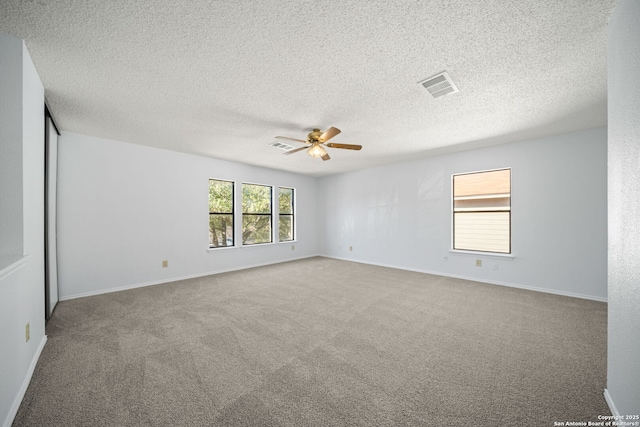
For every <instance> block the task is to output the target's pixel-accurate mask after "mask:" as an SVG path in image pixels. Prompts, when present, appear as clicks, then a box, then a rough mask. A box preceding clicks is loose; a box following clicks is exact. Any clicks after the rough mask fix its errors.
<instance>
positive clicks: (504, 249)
mask: <svg viewBox="0 0 640 427" xmlns="http://www.w3.org/2000/svg"><path fill="white" fill-rule="evenodd" d="M453 249H460V250H468V251H482V252H497V253H505V254H509V253H511V169H500V170H493V171H487V172H474V173H466V174H459V175H454V176H453Z"/></svg>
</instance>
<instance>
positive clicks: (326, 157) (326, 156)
mask: <svg viewBox="0 0 640 427" xmlns="http://www.w3.org/2000/svg"><path fill="white" fill-rule="evenodd" d="M320 158H321V159H322V160H329V159H331V157H329V154H325V155H324V156H322V157H320Z"/></svg>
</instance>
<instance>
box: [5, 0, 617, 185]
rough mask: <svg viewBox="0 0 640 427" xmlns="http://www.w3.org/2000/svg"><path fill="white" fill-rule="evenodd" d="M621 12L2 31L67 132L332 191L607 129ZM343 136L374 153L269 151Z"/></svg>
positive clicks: (33, 8)
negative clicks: (430, 88)
mask: <svg viewBox="0 0 640 427" xmlns="http://www.w3.org/2000/svg"><path fill="white" fill-rule="evenodd" d="M616 2H617V0H540V1H513V0H484V1H479V0H422V1H420V0H373V1H371V0H247V1H245V0H190V1H175V0H155V1H151V0H136V1H132V0H55V1H54V0H2V2H0V32H2V33H5V34H11V35H14V36H17V37H20V38H22V39H24V40H25V41H26V45H27V47H28V49H29V52H30V54H31V56H32V58H33V61H34V63H35V65H36V69H37V70H38V73H39V75H40V77H41V79H42V82H43V84H44V87H45V93H46V97H47V100H48V103H49V105H50V107H51V110H52V112H53V115H54V117H55V119H56V121H57V123H58V126H59V127H60V128H61V130H62V131H63V132H64V131H70V132H77V133H84V134H88V135H94V136H99V137H104V138H110V139H115V140H120V141H126V142H131V143H136V144H142V145H148V146H154V147H160V148H166V149H170V150H175V151H180V152H185V153H193V154H198V155H204V156H210V157H215V158H220V159H227V160H233V161H239V162H244V163H249V164H253V165H260V166H266V167H270V168H276V169H281V170H286V171H292V172H298V173H303V174H309V175H313V176H323V175H329V174H334V173H339V172H345V171H350V170H356V169H361V168H365V167H370V166H374V165H380V164H384V163H390V162H395V161H400V160H405V159H412V158H417V157H423V156H428V155H431V154H436V153H443V152H448V151H457V150H461V149H468V148H472V147H480V146H486V145H492V144H499V143H504V142H509V141H514V140H520V139H526V138H534V137H540V136H546V135H551V134H558V133H564V132H570V131H574V130H579V129H587V128H592V127H596V126H602V125H606V123H607V106H606V101H607V75H606V33H607V23H608V19H609V16H610V14H611V12H612V10H613V8H614V6H615V4H616ZM443 70H446V71H448V72H449V74H450V75H451V77H452V78H453V80H454V82H455V83H456V85H457V86H458V88H459V89H460V92H458V93H455V94H451V95H448V96H445V97H443V98H438V99H433V98H432V97H431V96H430V95H429V94H428V92H427V91H426V90H425V89H424V88H423V87H422V86H421V85H419V84H417V82H419V81H421V80H424V79H426V78H427V77H429V76H431V75H433V74H436V73H438V72H440V71H443ZM329 126H335V127H338V128H340V129H341V130H342V134H340V135H339V136H337V137H335V138H334V139H333V140H332V141H333V142H340V143H347V144H361V145H363V149H362V151H359V152H356V151H348V150H338V149H331V148H329V149H328V151H329V154H330V155H331V157H332V159H331V160H330V161H327V162H323V161H321V160H320V159H313V158H311V157H309V156H307V155H306V154H305V153H304V151H302V152H299V153H296V154H293V155H291V156H285V155H283V152H282V151H280V150H278V149H276V148H273V147H271V146H270V144H271V143H272V142H274V141H275V139H274V136H276V135H284V136H289V137H294V138H301V139H305V138H306V134H307V133H308V132H309V131H311V129H312V128H313V127H320V128H322V129H326V128H328V127H329Z"/></svg>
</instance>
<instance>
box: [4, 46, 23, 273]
mask: <svg viewBox="0 0 640 427" xmlns="http://www.w3.org/2000/svg"><path fill="white" fill-rule="evenodd" d="M0 55H2V56H0V59H2V60H1V61H0V76H2V77H1V78H0V194H1V195H2V197H0V269H2V268H5V267H7V266H8V265H10V264H11V263H12V262H15V261H16V260H17V259H19V258H20V257H21V256H22V252H23V237H22V230H23V229H22V206H23V205H22V126H20V124H21V123H22V61H21V60H20V59H21V58H22V44H20V43H19V41H16V39H14V38H13V37H8V36H4V35H2V34H0Z"/></svg>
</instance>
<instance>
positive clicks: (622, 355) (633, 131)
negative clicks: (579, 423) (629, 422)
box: [605, 0, 640, 421]
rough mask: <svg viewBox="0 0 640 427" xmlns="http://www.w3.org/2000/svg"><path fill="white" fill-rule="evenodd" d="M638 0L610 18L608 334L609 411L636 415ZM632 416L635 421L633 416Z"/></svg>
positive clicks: (639, 317)
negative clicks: (610, 409)
mask: <svg viewBox="0 0 640 427" xmlns="http://www.w3.org/2000/svg"><path fill="white" fill-rule="evenodd" d="M638 22H640V2H638V1H637V0H620V2H619V3H618V5H617V7H616V9H615V11H614V13H613V14H612V16H611V20H610V22H609V43H608V67H609V70H608V71H609V78H608V92H609V103H608V105H609V151H608V154H609V334H608V358H607V391H606V392H605V396H607V398H608V400H609V406H610V407H611V408H612V411H616V412H617V413H618V414H620V415H638V414H640V86H639V85H638V83H637V82H638V80H639V79H640V51H639V50H638V46H640V32H639V31H638ZM636 421H637V420H636Z"/></svg>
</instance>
